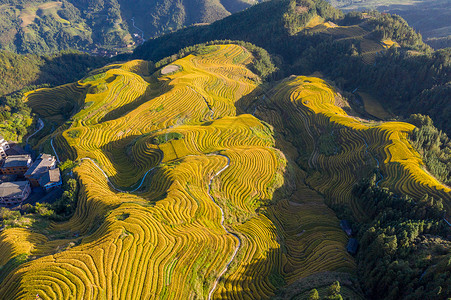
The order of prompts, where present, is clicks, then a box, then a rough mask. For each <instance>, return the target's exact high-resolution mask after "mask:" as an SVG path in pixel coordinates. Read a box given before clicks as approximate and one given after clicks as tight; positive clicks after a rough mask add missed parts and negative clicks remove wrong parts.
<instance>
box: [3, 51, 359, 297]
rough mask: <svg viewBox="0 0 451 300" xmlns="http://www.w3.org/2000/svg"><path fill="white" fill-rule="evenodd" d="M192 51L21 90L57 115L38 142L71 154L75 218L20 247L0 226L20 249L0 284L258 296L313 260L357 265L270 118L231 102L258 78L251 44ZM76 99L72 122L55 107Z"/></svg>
mask: <svg viewBox="0 0 451 300" xmlns="http://www.w3.org/2000/svg"><path fill="white" fill-rule="evenodd" d="M201 53H202V54H197V55H195V54H194V55H193V54H192V55H189V56H187V57H185V58H182V59H180V60H177V61H175V62H174V63H173V64H172V66H176V67H175V68H172V71H167V70H168V69H166V68H167V67H165V68H163V69H162V70H158V71H156V72H155V73H153V74H151V73H149V69H151V66H149V64H148V62H146V61H139V60H136V61H130V62H127V63H125V64H121V65H110V66H108V67H106V68H105V69H104V70H101V71H100V72H98V75H94V76H92V77H88V78H86V79H85V80H83V81H79V82H77V83H73V84H69V85H66V86H61V87H57V88H53V89H40V90H37V91H35V92H32V93H29V94H28V95H27V99H28V102H29V105H30V106H31V107H32V108H33V110H34V111H35V112H36V113H38V114H40V115H41V116H42V117H43V118H46V119H50V120H53V121H54V122H59V123H60V124H63V123H64V124H63V125H62V126H61V127H60V128H59V129H58V130H57V131H56V132H54V133H53V134H52V135H51V136H49V137H46V138H45V139H43V140H42V141H41V143H42V146H43V147H44V148H45V149H47V151H52V147H51V145H50V144H53V145H54V147H55V150H56V153H57V154H58V155H59V158H60V159H61V160H64V159H66V158H71V159H73V160H77V161H78V162H79V166H78V167H77V168H76V173H77V176H78V178H79V181H80V183H81V190H80V195H79V200H78V205H77V210H76V211H75V214H74V216H73V217H72V218H71V220H70V221H69V222H67V223H62V224H55V223H54V224H52V225H51V227H50V229H49V230H50V231H47V237H45V236H44V237H42V238H41V239H36V240H33V241H30V242H31V244H32V245H30V246H29V247H26V248H24V247H22V248H21V247H18V245H17V244H15V243H16V242H17V243H19V244H20V243H22V240H23V239H16V240H15V241H11V239H8V238H7V237H8V236H9V235H10V234H16V235H17V234H18V232H17V231H14V232H13V231H12V230H9V229H8V230H5V231H3V232H2V233H1V236H2V238H3V240H4V241H5V242H3V243H2V247H3V248H5V249H9V250H8V256H7V257H8V258H9V260H13V259H14V258H15V257H17V256H18V255H25V256H27V257H28V258H29V262H27V263H25V264H23V265H21V266H20V267H19V268H17V269H16V270H14V271H13V272H11V273H10V274H9V275H8V276H7V277H6V278H5V279H4V281H3V282H2V287H1V289H0V296H1V297H3V298H24V297H25V298H26V297H31V296H33V297H34V296H35V295H36V294H39V296H40V297H41V298H42V299H50V298H52V297H54V295H57V297H58V298H65V297H75V298H84V299H94V298H99V297H106V298H141V299H146V298H152V297H153V296H155V295H158V297H160V298H163V299H189V298H204V299H205V298H207V297H208V295H210V294H211V295H213V297H214V298H215V299H218V298H226V299H230V298H247V297H252V298H267V297H269V296H271V295H273V294H274V292H275V291H276V290H277V288H278V287H280V286H283V285H284V284H285V283H289V282H293V281H295V280H297V279H299V278H303V277H307V276H309V275H312V274H315V273H319V272H325V271H336V272H338V273H337V274H338V275H337V276H349V275H346V274H350V273H351V274H352V273H353V270H354V269H355V264H354V261H353V259H352V257H350V256H349V254H347V253H346V250H345V243H346V236H345V234H344V233H343V232H342V231H341V229H340V228H339V225H338V223H339V222H338V219H337V218H336V217H335V216H334V214H333V212H332V211H331V210H330V209H329V208H328V207H327V206H326V205H325V204H324V201H323V199H322V197H321V196H320V195H319V194H318V193H316V192H315V191H313V190H311V189H310V188H308V187H307V186H306V185H305V184H304V183H303V182H302V180H299V179H300V178H302V177H304V176H305V172H304V171H302V170H301V169H299V168H296V167H295V168H290V171H287V167H286V164H287V159H286V158H285V155H284V154H283V153H282V152H280V150H278V149H276V148H275V147H274V146H275V140H274V137H273V132H272V128H271V126H269V125H267V124H265V123H262V122H261V121H259V120H258V119H257V118H255V117H254V116H252V115H249V114H242V111H241V109H240V108H239V107H240V105H241V103H246V102H248V101H249V97H250V98H252V93H253V92H254V91H255V90H256V88H257V85H258V84H259V82H260V79H259V78H258V77H257V76H256V75H255V74H253V73H252V72H250V71H249V70H248V69H247V68H246V67H245V65H247V64H250V63H252V57H251V55H250V52H249V51H247V50H246V49H244V48H242V47H241V46H237V45H219V46H209V47H207V48H205V49H203V50H202V51H201ZM167 72H170V73H169V74H167V75H164V74H165V73H167ZM84 91H87V92H88V93H87V94H86V96H83V95H84V93H85V92H84ZM68 101H69V102H72V105H71V106H69V107H68V106H67V105H66V103H67V102H68ZM73 107H75V108H77V107H78V108H80V110H79V111H78V112H76V114H75V115H73V117H72V118H71V125H68V123H66V122H65V120H64V118H63V117H62V116H61V111H62V110H63V109H64V108H66V109H69V110H72V108H73ZM75 111H77V110H76V109H75ZM69 114H70V113H69ZM103 172H104V173H103ZM287 172H288V173H287ZM255 174H258V176H255ZM105 175H106V176H108V178H105ZM126 191H130V192H126ZM222 219H224V224H223V223H222V222H223V221H221V220H222ZM299 220H301V221H300V222H299ZM74 233H76V234H77V236H78V235H79V237H74ZM20 234H21V235H24V236H26V235H28V234H30V233H27V231H26V230H25V231H24V232H22V233H20ZM45 234H46V233H44V235H45ZM55 235H57V236H59V238H58V239H56V240H55V239H52V236H55ZM61 236H66V238H64V239H61ZM24 239H26V237H24ZM50 240H51V242H50ZM71 242H72V243H74V245H75V246H73V247H67V246H65V245H68V244H69V243H71ZM49 243H51V245H54V246H53V247H52V246H48V245H49ZM57 245H58V246H59V247H58V249H63V248H64V249H66V250H64V251H62V252H60V253H56V252H58V251H55V247H56V246H57ZM324 258H327V259H324ZM5 261H6V260H5ZM229 263H230V265H229ZM50 274H52V275H51V276H49V275H50ZM340 274H343V275H340ZM335 278H337V277H335ZM17 282H21V283H20V284H19V285H17V284H16V283H17Z"/></svg>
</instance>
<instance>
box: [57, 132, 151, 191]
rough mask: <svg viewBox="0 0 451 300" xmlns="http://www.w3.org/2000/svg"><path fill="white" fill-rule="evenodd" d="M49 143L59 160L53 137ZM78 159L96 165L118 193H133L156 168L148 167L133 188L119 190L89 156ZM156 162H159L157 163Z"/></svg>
mask: <svg viewBox="0 0 451 300" xmlns="http://www.w3.org/2000/svg"><path fill="white" fill-rule="evenodd" d="M50 145H51V146H52V149H53V153H55V156H56V160H57V161H58V162H60V160H59V157H58V153H57V152H56V149H55V147H53V138H52V139H51V140H50ZM80 160H81V161H83V160H89V161H90V162H92V163H93V164H94V166H96V167H97V169H99V170H100V172H102V174H103V176H105V178H106V180H107V182H108V184H109V185H110V186H111V187H112V188H113V189H114V190H116V191H118V192H120V193H133V192H136V191H137V190H139V189H140V188H141V186H142V185H143V183H144V180H145V179H146V177H147V175H148V174H149V173H150V172H152V171H153V170H154V169H155V168H156V167H153V168H150V169H149V170H148V171H147V172H146V173H145V174H144V176H143V178H142V179H141V182H140V183H139V185H138V186H137V187H136V188H134V189H133V190H130V191H125V190H121V189H120V188H117V187H116V186H115V185H114V184H113V182H111V180H110V177H108V175H107V174H106V173H105V171H103V170H102V168H101V167H100V166H99V165H98V164H97V163H96V162H95V161H94V160H93V159H92V158H89V157H83V158H80ZM158 164H159V163H158Z"/></svg>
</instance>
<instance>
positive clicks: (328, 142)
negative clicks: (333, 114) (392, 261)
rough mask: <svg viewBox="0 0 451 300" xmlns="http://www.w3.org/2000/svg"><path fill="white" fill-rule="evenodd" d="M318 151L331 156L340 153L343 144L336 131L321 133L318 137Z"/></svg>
mask: <svg viewBox="0 0 451 300" xmlns="http://www.w3.org/2000/svg"><path fill="white" fill-rule="evenodd" d="M318 151H319V153H320V154H324V155H326V156H331V155H335V154H338V153H340V151H341V146H340V144H339V143H338V138H337V136H336V134H335V133H334V131H331V132H329V133H326V134H323V135H320V137H319V139H318Z"/></svg>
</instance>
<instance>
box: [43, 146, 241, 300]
mask: <svg viewBox="0 0 451 300" xmlns="http://www.w3.org/2000/svg"><path fill="white" fill-rule="evenodd" d="M50 145H51V146H52V149H53V152H54V153H55V155H56V158H57V160H58V161H59V158H58V153H57V152H56V149H55V147H54V146H53V138H52V139H51V140H50ZM210 155H218V156H222V157H225V158H226V159H227V164H226V165H225V166H224V167H223V168H222V169H221V170H219V171H218V172H216V173H215V175H213V176H212V177H211V178H210V182H209V183H208V190H207V193H208V196H209V197H210V199H211V201H213V203H214V205H216V207H217V208H218V209H219V211H220V212H221V227H222V228H223V229H224V231H225V232H227V234H230V235H233V236H234V237H235V238H236V239H237V240H238V245H237V246H236V247H235V250H234V251H233V254H232V256H231V257H230V259H229V261H228V262H227V265H226V266H225V268H224V269H223V270H222V271H221V273H219V275H218V276H217V277H216V279H215V282H214V283H213V286H212V287H211V289H210V292H209V293H208V300H210V299H211V296H212V295H213V293H214V291H215V290H216V287H217V286H218V282H219V280H220V279H221V278H222V276H223V275H224V273H225V272H227V270H228V269H229V266H230V264H231V263H232V261H233V260H234V259H235V257H236V255H237V254H238V250H240V247H241V239H240V237H239V236H238V235H237V234H235V233H233V232H231V231H229V230H228V229H227V228H226V227H225V225H224V210H223V209H222V208H221V206H219V205H218V203H217V202H216V200H215V198H214V197H213V195H212V194H211V185H212V183H213V179H215V178H216V177H217V176H219V175H220V174H221V173H222V172H224V171H225V170H226V169H227V168H228V167H229V166H230V158H229V157H228V156H225V155H223V154H207V156H210ZM80 160H81V161H83V160H88V161H90V162H92V163H93V164H94V165H95V166H96V167H97V168H98V169H99V170H100V172H102V174H103V176H105V178H106V180H107V182H108V184H109V185H110V186H111V187H112V188H113V189H114V190H116V191H118V192H120V193H133V192H136V191H137V190H138V189H139V188H141V186H142V184H143V183H144V180H145V179H146V177H147V175H148V174H149V173H150V172H152V171H153V170H154V169H155V168H156V167H153V168H151V169H149V170H148V171H147V172H146V173H145V174H144V176H143V178H142V179H141V182H140V184H139V185H138V187H136V188H135V189H133V190H131V191H124V190H121V189H120V188H117V187H116V186H115V185H114V184H113V183H112V182H111V180H110V178H109V177H108V175H107V174H106V173H105V171H103V170H102V168H101V167H100V166H99V165H98V164H97V163H96V162H95V161H94V160H93V159H91V158H89V157H83V158H81V159H80Z"/></svg>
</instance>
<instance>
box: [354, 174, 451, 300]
mask: <svg viewBox="0 0 451 300" xmlns="http://www.w3.org/2000/svg"><path fill="white" fill-rule="evenodd" d="M375 181H376V176H374V177H373V178H372V179H371V180H365V181H362V182H361V183H359V184H358V185H356V186H355V187H354V189H353V194H354V196H355V197H357V199H358V201H359V203H360V205H361V206H362V208H363V209H364V210H365V211H366V212H367V213H368V220H367V221H366V222H362V223H360V224H358V227H359V232H358V237H359V239H360V251H359V253H358V255H357V257H356V260H357V264H358V272H359V273H360V278H361V285H362V287H363V290H364V291H365V293H366V295H367V296H368V297H370V298H372V299H400V298H403V299H421V298H423V299H446V298H447V297H449V296H450V295H451V265H450V264H449V261H450V259H451V252H450V249H451V248H450V246H451V243H450V242H449V241H447V240H446V238H444V237H446V236H447V235H449V234H450V232H451V230H450V228H449V226H448V225H447V224H446V223H445V222H444V221H443V220H442V218H443V216H444V209H443V205H442V201H441V199H434V198H432V197H430V196H428V195H425V196H424V197H423V198H422V199H420V200H418V201H414V200H413V199H411V198H409V197H407V196H402V197H399V196H397V195H394V194H393V193H391V192H389V191H388V190H387V189H384V188H380V187H378V186H377V185H376V184H375Z"/></svg>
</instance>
